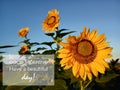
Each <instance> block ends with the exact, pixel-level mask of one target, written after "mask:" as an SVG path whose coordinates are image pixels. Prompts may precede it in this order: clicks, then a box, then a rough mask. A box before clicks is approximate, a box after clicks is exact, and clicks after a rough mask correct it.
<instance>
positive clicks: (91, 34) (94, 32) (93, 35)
mask: <svg viewBox="0 0 120 90" xmlns="http://www.w3.org/2000/svg"><path fill="white" fill-rule="evenodd" d="M97 33H98V30H93V31H92V32H91V33H90V36H89V39H90V40H92V39H93V38H95V37H96V35H97Z"/></svg>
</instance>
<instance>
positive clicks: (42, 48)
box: [36, 47, 46, 51]
mask: <svg viewBox="0 0 120 90" xmlns="http://www.w3.org/2000/svg"><path fill="white" fill-rule="evenodd" d="M45 49H46V48H45V47H39V48H37V49H36V51H39V50H45Z"/></svg>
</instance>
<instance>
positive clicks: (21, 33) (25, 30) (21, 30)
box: [18, 27, 29, 38]
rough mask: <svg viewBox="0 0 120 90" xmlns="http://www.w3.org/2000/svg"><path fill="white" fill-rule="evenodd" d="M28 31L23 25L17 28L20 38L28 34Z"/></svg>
mask: <svg viewBox="0 0 120 90" xmlns="http://www.w3.org/2000/svg"><path fill="white" fill-rule="evenodd" d="M28 32H29V28H28V27H25V28H22V29H20V30H19V32H18V35H19V37H21V38H22V37H25V36H26V35H27V34H28Z"/></svg>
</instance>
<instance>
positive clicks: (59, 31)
mask: <svg viewBox="0 0 120 90" xmlns="http://www.w3.org/2000/svg"><path fill="white" fill-rule="evenodd" d="M65 30H68V29H60V30H58V31H56V32H57V33H58V34H59V33H61V32H62V31H65Z"/></svg>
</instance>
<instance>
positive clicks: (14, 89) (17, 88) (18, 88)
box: [5, 86, 27, 90]
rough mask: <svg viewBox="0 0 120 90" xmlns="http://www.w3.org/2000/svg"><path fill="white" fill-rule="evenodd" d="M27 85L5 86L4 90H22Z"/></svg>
mask: <svg viewBox="0 0 120 90" xmlns="http://www.w3.org/2000/svg"><path fill="white" fill-rule="evenodd" d="M25 87H27V86H7V87H6V89H5V90H23V89H24V88H25Z"/></svg>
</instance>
